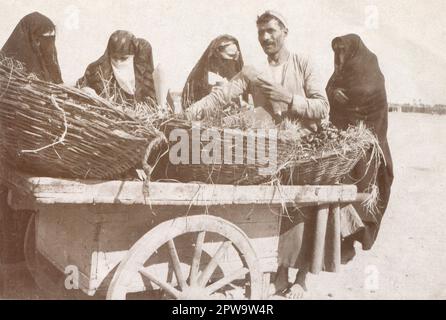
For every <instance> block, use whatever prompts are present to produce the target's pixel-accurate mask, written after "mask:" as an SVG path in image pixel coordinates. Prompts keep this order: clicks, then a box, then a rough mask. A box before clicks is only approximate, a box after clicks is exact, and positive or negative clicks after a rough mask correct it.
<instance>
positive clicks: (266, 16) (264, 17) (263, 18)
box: [256, 13, 286, 30]
mask: <svg viewBox="0 0 446 320" xmlns="http://www.w3.org/2000/svg"><path fill="white" fill-rule="evenodd" d="M270 20H276V21H277V22H278V23H279V26H280V28H282V30H285V29H286V27H285V25H284V24H283V22H282V21H280V20H279V19H277V18H276V17H275V16H273V15H272V14H269V13H264V14H262V15H261V16H260V17H258V18H257V22H256V23H257V26H258V25H261V24H265V23H268V22H270Z"/></svg>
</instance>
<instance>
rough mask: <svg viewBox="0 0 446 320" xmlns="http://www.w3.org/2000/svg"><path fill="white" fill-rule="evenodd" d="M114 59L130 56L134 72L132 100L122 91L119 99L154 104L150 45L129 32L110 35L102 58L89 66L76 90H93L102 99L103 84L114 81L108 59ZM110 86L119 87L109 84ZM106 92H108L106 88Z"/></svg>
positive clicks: (117, 32)
mask: <svg viewBox="0 0 446 320" xmlns="http://www.w3.org/2000/svg"><path fill="white" fill-rule="evenodd" d="M114 55H134V56H135V58H134V61H133V66H134V69H135V80H136V92H135V96H134V97H129V96H128V95H127V94H125V93H124V92H123V91H121V93H122V95H123V96H127V98H128V100H133V99H135V100H136V101H143V100H145V99H150V100H151V101H152V102H153V101H156V95H155V84H154V81H153V70H154V68H153V55H152V47H151V45H150V43H149V42H148V41H146V40H144V39H137V38H136V37H135V36H134V35H133V34H132V33H131V32H129V31H124V30H118V31H115V32H113V33H112V35H111V36H110V38H109V40H108V44H107V48H106V50H105V52H104V54H103V55H102V56H101V57H100V58H99V59H98V60H96V61H95V62H93V63H91V64H90V65H89V66H88V67H87V70H86V71H85V75H84V76H83V77H82V78H81V79H79V80H78V86H80V87H84V86H88V87H90V88H93V89H94V90H95V91H96V93H97V94H99V95H104V94H105V93H106V89H107V88H105V86H104V80H106V81H110V80H113V79H114V74H113V68H112V65H111V60H110V59H111V57H112V56H114ZM112 82H113V84H114V86H119V85H118V84H117V82H116V81H112ZM108 89H109V90H110V88H108Z"/></svg>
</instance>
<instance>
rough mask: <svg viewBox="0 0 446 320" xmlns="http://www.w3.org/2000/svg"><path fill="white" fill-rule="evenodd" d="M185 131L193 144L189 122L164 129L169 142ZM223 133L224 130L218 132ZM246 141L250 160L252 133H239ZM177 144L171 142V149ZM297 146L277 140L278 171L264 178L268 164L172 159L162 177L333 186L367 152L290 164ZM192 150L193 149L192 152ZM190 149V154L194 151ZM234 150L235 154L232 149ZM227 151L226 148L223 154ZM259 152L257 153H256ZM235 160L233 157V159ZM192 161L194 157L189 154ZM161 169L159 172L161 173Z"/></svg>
mask: <svg viewBox="0 0 446 320" xmlns="http://www.w3.org/2000/svg"><path fill="white" fill-rule="evenodd" d="M178 128H181V129H184V130H186V131H187V132H188V137H189V145H192V143H193V141H192V140H193V134H192V125H191V123H188V122H187V121H170V122H168V123H166V124H165V125H164V127H163V128H162V130H163V131H164V133H165V135H166V137H167V138H169V136H170V134H171V132H172V130H174V129H178ZM216 130H220V132H221V131H222V130H221V129H216ZM238 134H239V135H241V136H242V137H243V138H244V140H243V149H244V158H245V159H246V158H247V154H248V152H249V150H248V144H247V143H246V138H247V136H248V133H246V132H244V131H241V130H239V131H238ZM221 137H223V138H222V139H221V142H224V141H225V137H224V135H223V134H221ZM175 143H176V141H173V142H172V141H171V142H170V144H171V146H172V145H173V144H175ZM294 147H295V144H293V143H290V142H289V141H287V140H283V139H278V140H277V163H276V164H277V168H278V169H277V170H276V171H275V172H272V173H271V174H268V175H265V174H264V173H263V174H262V173H261V172H260V171H259V169H262V168H266V167H267V166H268V164H261V163H257V162H254V163H252V164H248V163H244V164H225V163H220V164H213V165H209V164H204V163H199V164H192V163H181V164H172V163H171V162H170V161H169V159H168V156H165V157H164V158H163V161H162V162H163V165H162V166H160V168H162V169H161V170H163V173H162V175H159V176H162V177H164V178H169V179H172V180H177V181H181V182H192V181H194V182H204V183H214V184H237V185H256V184H264V183H271V182H274V181H275V182H279V183H281V184H289V185H330V184H336V183H338V182H340V181H341V180H342V179H343V178H344V177H345V176H346V175H347V174H348V173H349V172H350V171H351V170H352V169H353V167H354V166H355V165H356V163H357V162H358V161H359V159H360V158H361V157H362V153H363V149H361V148H344V149H343V150H332V151H331V152H327V153H321V154H320V156H319V157H316V158H314V157H313V158H311V159H306V160H299V161H290V160H289V159H290V152H292V151H291V150H292V149H293V148H294ZM191 149H192V148H191ZM191 149H190V150H191ZM232 150H235V148H234V149H232ZM224 152H227V150H225V149H224V147H223V144H222V148H221V154H222V155H223V153H224ZM254 152H255V151H254ZM265 152H266V154H268V152H269V141H268V138H267V137H265ZM234 158H235V156H234V155H232V159H234ZM189 159H192V154H191V153H190V154H189ZM160 168H159V169H160Z"/></svg>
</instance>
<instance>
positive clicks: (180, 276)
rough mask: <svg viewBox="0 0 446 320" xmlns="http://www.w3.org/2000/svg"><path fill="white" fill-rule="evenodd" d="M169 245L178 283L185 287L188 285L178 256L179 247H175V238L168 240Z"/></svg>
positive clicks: (182, 287)
mask: <svg viewBox="0 0 446 320" xmlns="http://www.w3.org/2000/svg"><path fill="white" fill-rule="evenodd" d="M167 245H168V247H169V254H170V259H171V260H172V265H173V270H174V271H175V276H176V277H177V281H178V284H179V285H180V287H181V289H183V290H184V289H185V288H186V287H187V283H186V280H185V279H184V276H183V272H182V271H181V264H180V258H178V252H177V248H175V243H174V242H173V239H170V240H169V241H168V242H167Z"/></svg>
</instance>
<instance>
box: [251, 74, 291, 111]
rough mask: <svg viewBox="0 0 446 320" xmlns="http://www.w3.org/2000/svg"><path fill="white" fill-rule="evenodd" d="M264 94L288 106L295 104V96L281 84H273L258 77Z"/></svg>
mask: <svg viewBox="0 0 446 320" xmlns="http://www.w3.org/2000/svg"><path fill="white" fill-rule="evenodd" d="M257 80H258V81H259V85H260V87H261V88H262V92H263V93H264V94H265V95H266V97H268V98H269V99H271V100H274V101H278V102H283V103H286V104H287V105H291V104H292V103H293V94H292V93H291V92H289V91H288V90H287V89H285V88H284V87H282V86H281V85H279V84H275V83H271V82H269V81H267V80H265V79H263V78H261V77H257Z"/></svg>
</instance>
